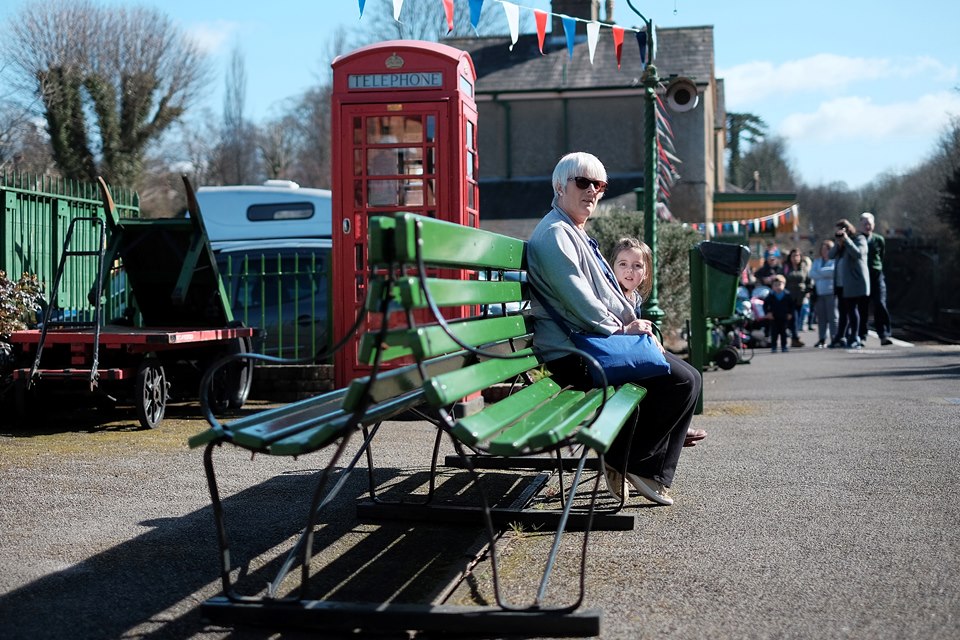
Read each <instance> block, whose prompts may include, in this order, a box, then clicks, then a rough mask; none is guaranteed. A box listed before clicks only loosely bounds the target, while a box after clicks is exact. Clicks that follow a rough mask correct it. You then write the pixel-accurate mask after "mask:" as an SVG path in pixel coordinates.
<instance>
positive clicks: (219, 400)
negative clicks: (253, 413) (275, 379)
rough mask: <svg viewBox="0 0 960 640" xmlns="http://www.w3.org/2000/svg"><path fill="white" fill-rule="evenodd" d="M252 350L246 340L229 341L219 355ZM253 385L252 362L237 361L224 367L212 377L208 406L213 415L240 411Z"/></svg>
mask: <svg viewBox="0 0 960 640" xmlns="http://www.w3.org/2000/svg"><path fill="white" fill-rule="evenodd" d="M251 350H252V348H251V344H250V341H249V340H248V339H247V338H237V339H236V340H231V341H230V343H229V345H228V346H227V347H226V348H225V349H224V350H223V353H222V354H221V355H223V356H227V355H236V354H240V353H249V352H250V351H251ZM252 384H253V360H237V361H236V362H231V363H229V364H227V365H224V366H223V367H221V368H220V370H219V371H217V373H216V375H215V376H214V377H213V384H212V387H211V389H210V406H211V408H212V409H213V411H214V412H215V413H223V412H225V411H230V410H237V409H240V408H241V407H242V406H243V405H244V403H245V402H246V401H247V398H248V397H249V396H250V387H251V385H252Z"/></svg>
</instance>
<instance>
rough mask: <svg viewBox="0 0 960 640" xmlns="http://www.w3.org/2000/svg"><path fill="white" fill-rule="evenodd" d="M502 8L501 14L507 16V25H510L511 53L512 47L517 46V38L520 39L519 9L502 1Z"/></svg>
mask: <svg viewBox="0 0 960 640" xmlns="http://www.w3.org/2000/svg"><path fill="white" fill-rule="evenodd" d="M500 4H501V6H503V12H504V13H505V14H506V15H507V24H508V25H510V40H511V42H512V44H511V45H510V51H513V45H515V44H517V38H519V37H520V7H518V6H517V5H515V4H513V3H512V2H507V1H506V0H504V1H503V2H501V3H500Z"/></svg>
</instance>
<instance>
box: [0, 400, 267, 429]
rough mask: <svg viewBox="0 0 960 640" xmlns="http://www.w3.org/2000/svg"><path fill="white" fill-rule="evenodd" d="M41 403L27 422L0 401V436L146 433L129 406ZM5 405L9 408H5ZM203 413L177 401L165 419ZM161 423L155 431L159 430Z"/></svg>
mask: <svg viewBox="0 0 960 640" xmlns="http://www.w3.org/2000/svg"><path fill="white" fill-rule="evenodd" d="M44 400H45V403H38V404H37V405H36V406H34V407H33V408H32V409H31V414H30V417H29V419H28V420H26V421H24V420H22V419H13V418H12V416H14V407H13V406H12V405H13V403H12V402H7V403H4V402H0V411H2V412H3V413H4V415H7V416H11V421H10V423H7V422H4V423H3V429H2V435H5V436H10V437H15V438H29V437H34V436H42V435H53V434H57V433H71V432H72V433H95V432H115V433H128V432H134V431H149V429H146V428H145V427H143V426H141V424H140V422H139V420H138V419H137V414H136V410H135V409H134V408H133V407H132V406H127V405H116V406H109V407H107V406H103V405H99V406H98V405H97V403H96V402H95V401H94V400H91V399H90V398H76V397H74V396H64V397H62V398H57V397H56V396H49V397H46V398H44ZM8 405H9V406H8ZM263 408H264V404H263V403H259V404H251V405H247V406H245V407H243V408H242V409H239V410H236V411H231V412H230V413H229V414H227V415H222V416H218V418H219V419H221V420H223V421H224V422H227V421H230V420H235V419H237V418H240V417H243V416H247V415H250V414H253V413H257V412H259V411H262V410H263ZM202 418H203V414H202V413H201V410H200V404H199V403H197V402H178V403H176V404H169V405H167V408H166V412H165V415H164V419H165V420H196V419H202ZM163 426H164V425H163V423H162V422H161V423H160V425H158V427H157V428H158V429H162V428H163Z"/></svg>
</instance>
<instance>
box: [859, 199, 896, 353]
mask: <svg viewBox="0 0 960 640" xmlns="http://www.w3.org/2000/svg"><path fill="white" fill-rule="evenodd" d="M875 225H876V220H875V218H874V217H873V214H872V213H870V212H869V211H864V212H863V213H861V214H860V230H861V231H863V235H864V236H866V238H867V268H868V269H869V271H870V297H869V298H866V299H865V301H864V302H863V303H862V306H861V308H860V342H865V341H866V339H867V315H868V312H869V307H871V306H872V307H873V325H874V327H875V328H876V330H877V335H878V336H879V337H880V344H882V345H884V346H886V345H888V344H893V341H892V340H890V313H889V312H888V311H887V283H886V280H885V279H884V277H883V257H884V251H885V250H886V240H884V238H883V236H881V235H880V234H879V233H874V232H873V230H874V227H875Z"/></svg>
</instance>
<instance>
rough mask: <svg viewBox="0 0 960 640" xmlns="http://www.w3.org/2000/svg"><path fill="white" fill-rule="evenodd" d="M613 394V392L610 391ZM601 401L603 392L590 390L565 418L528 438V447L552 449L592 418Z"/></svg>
mask: <svg viewBox="0 0 960 640" xmlns="http://www.w3.org/2000/svg"><path fill="white" fill-rule="evenodd" d="M610 393H613V390H612V389H611V390H610ZM602 401H603V391H602V390H601V389H591V390H590V391H588V392H587V394H586V396H584V398H583V400H582V401H581V402H580V404H578V405H577V406H576V407H574V408H573V409H572V410H571V411H570V412H569V413H568V414H567V415H566V416H563V417H562V418H561V419H560V420H557V422H556V423H555V424H554V425H553V426H552V427H551V428H550V429H547V430H545V431H543V432H541V433H538V434H536V435H535V436H533V437H532V438H530V442H529V443H528V446H530V447H534V448H546V447H553V446H555V445H557V444H559V443H560V442H563V441H564V440H566V439H567V438H569V437H570V434H572V433H574V432H575V431H576V430H577V429H579V428H580V426H581V425H583V424H584V423H585V422H587V421H588V420H589V419H590V418H592V417H593V416H594V414H595V413H596V411H597V410H598V409H599V408H600V403H601V402H602Z"/></svg>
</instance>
